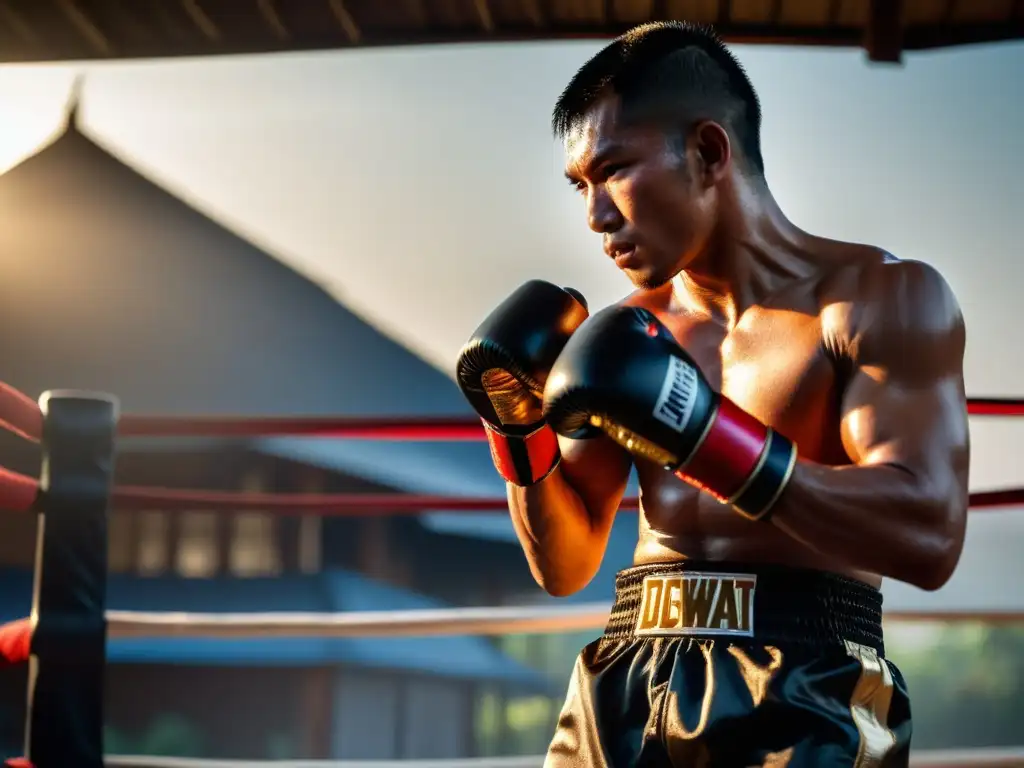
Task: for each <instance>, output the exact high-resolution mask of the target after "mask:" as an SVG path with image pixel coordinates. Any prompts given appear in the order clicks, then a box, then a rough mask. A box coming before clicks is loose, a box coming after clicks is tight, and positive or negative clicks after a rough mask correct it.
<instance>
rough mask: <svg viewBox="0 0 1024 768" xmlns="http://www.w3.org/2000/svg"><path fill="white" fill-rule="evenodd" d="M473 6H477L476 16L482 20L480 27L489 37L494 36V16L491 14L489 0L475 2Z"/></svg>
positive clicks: (475, 0) (476, 0)
mask: <svg viewBox="0 0 1024 768" xmlns="http://www.w3.org/2000/svg"><path fill="white" fill-rule="evenodd" d="M473 5H474V6H476V15H477V16H478V17H479V19H480V26H481V27H483V29H484V32H486V33H487V34H489V35H493V34H494V30H495V27H494V14H493V13H491V4H490V3H489V2H488V0H474V2H473Z"/></svg>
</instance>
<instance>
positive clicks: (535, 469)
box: [484, 421, 562, 486]
mask: <svg viewBox="0 0 1024 768" xmlns="http://www.w3.org/2000/svg"><path fill="white" fill-rule="evenodd" d="M484 431H485V432H486V433H487V443H488V444H489V445H490V447H491V459H492V460H493V461H494V466H495V467H496V468H497V470H498V474H500V475H501V476H502V477H503V478H504V479H505V480H506V481H507V482H509V483H513V484H514V485H520V486H527V485H533V484H534V483H539V482H540V481H541V480H543V479H544V478H545V477H547V476H548V475H549V474H551V471H552V470H553V469H554V468H555V467H557V466H558V462H559V461H560V460H561V458H562V454H561V453H560V451H559V450H558V436H557V435H556V434H555V431H554V430H553V429H552V428H551V427H550V425H548V424H546V423H544V424H541V425H540V426H539V427H537V429H535V430H534V431H533V432H531V433H530V434H528V435H524V436H519V435H507V434H505V433H504V432H499V431H498V429H497V428H495V427H494V426H493V425H492V424H489V423H488V422H486V421H484Z"/></svg>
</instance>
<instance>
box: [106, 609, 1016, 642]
mask: <svg viewBox="0 0 1024 768" xmlns="http://www.w3.org/2000/svg"><path fill="white" fill-rule="evenodd" d="M610 610H611V606H610V605H609V604H608V603H583V604H576V605H566V606H547V605H533V606H529V605H527V606H515V607H489V608H438V609H426V610H423V609H418V610H411V611H358V612H346V613H284V612H281V613H177V612H141V611H108V612H107V634H108V636H109V637H112V638H141V637H149V638H153V637H161V638H170V637H188V638H220V639H245V638H249V639H251V638H253V637H265V638H267V637H273V638H281V637H292V638H294V637H303V638H311V637H426V636H432V635H434V636H437V635H504V634H528V633H538V634H539V633H555V632H579V631H589V630H601V629H603V628H604V626H605V622H606V621H607V620H608V613H609V611H610ZM885 619H886V620H887V621H902V622H911V621H914V622H922V621H943V622H968V621H984V622H987V623H1013V622H1020V621H1024V613H1021V612H1011V611H1006V612H997V613H989V612H972V611H951V612H936V611H916V612H915V611H893V612H890V613H886V614H885Z"/></svg>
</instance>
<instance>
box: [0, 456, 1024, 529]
mask: <svg viewBox="0 0 1024 768" xmlns="http://www.w3.org/2000/svg"><path fill="white" fill-rule="evenodd" d="M38 493H39V482H38V481H37V480H33V479H32V478H30V477H28V476H26V475H22V474H18V473H17V472H11V471H9V470H5V469H3V468H2V467H0V510H6V511H8V512H28V511H29V510H31V509H33V507H34V506H35V501H36V498H37V496H38ZM968 504H969V506H970V508H971V509H975V510H977V509H992V508H997V507H1008V506H1013V505H1017V504H1024V488H1006V489H1002V490H998V491H979V492H975V493H972V494H971V495H970V496H969V497H968ZM111 505H112V506H114V507H116V508H117V509H119V510H123V511H143V510H149V509H154V508H160V509H161V510H164V511H178V510H195V509H203V510H205V511H209V512H228V513H236V514H237V513H241V512H274V513H277V514H281V515H308V514H320V515H344V516H347V517H357V516H371V515H379V514H396V513H401V512H413V513H415V512H424V511H430V510H443V511H446V512H496V511H503V510H506V509H508V500H507V499H505V498H503V497H496V496H430V495H417V494H390V493H247V492H241V491H207V490H199V489H179V488H161V487H158V486H153V487H149V486H146V487H143V486H120V487H115V488H114V489H113V491H112V493H111ZM639 508H640V499H639V498H638V497H636V496H629V497H626V498H624V499H623V500H622V502H621V503H620V504H619V509H620V510H623V511H635V510H637V509H639Z"/></svg>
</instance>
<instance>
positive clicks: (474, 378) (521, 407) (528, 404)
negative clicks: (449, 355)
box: [456, 280, 587, 486]
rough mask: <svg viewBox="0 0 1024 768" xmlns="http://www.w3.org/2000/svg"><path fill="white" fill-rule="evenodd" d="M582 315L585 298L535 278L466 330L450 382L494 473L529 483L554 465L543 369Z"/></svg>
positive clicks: (554, 446) (555, 451) (553, 439)
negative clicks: (483, 438) (475, 424)
mask: <svg viewBox="0 0 1024 768" xmlns="http://www.w3.org/2000/svg"><path fill="white" fill-rule="evenodd" d="M586 318H587V305H586V301H585V300H584V298H583V297H582V296H581V295H580V294H579V293H578V292H576V291H574V290H572V289H569V288H565V289H563V288H559V287H558V286H556V285H552V284H551V283H548V282H544V281H542V280H531V281H530V282H527V283H525V284H524V285H522V286H520V287H519V288H518V289H517V290H516V291H515V292H514V293H512V295H510V296H509V297H508V298H507V299H505V301H504V302H502V303H501V304H500V305H499V306H498V307H497V308H496V309H495V310H494V311H493V312H491V314H490V315H488V316H487V318H486V319H485V320H484V321H483V323H481V324H480V326H479V327H478V328H477V329H476V331H474V332H473V335H472V336H471V337H470V339H469V341H468V342H466V344H465V345H464V346H463V348H462V351H461V353H460V354H459V358H458V362H457V364H456V381H457V382H458V385H459V388H460V389H461V390H462V393H463V395H465V397H466V399H467V400H468V401H469V403H470V405H471V406H473V409H474V410H475V411H476V412H477V414H478V415H479V416H480V418H481V420H482V421H483V424H484V430H485V432H486V435H487V442H488V444H489V445H490V449H491V458H492V459H493V461H494V466H495V467H496V468H497V470H498V473H499V474H500V475H501V476H502V477H503V478H504V479H505V480H506V481H507V482H510V483H513V484H515V485H519V486H528V485H533V484H534V483H538V482H540V481H541V480H543V479H544V478H545V477H547V476H548V475H549V474H551V472H553V471H554V469H555V467H557V466H558V463H559V461H560V460H561V453H560V452H559V449H558V437H557V435H556V434H555V432H554V431H553V430H552V429H551V427H550V425H549V424H548V423H547V421H546V420H545V419H544V416H543V413H542V404H541V395H542V393H543V391H544V384H545V381H546V380H547V375H548V371H550V370H551V366H552V365H554V362H555V360H556V358H557V357H558V354H559V353H560V352H561V351H562V348H563V347H564V346H565V343H566V341H568V339H569V337H570V336H571V335H572V333H573V332H574V331H575V330H576V329H577V328H578V327H579V326H580V324H582V322H583V321H584V320H585V319H586Z"/></svg>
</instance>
